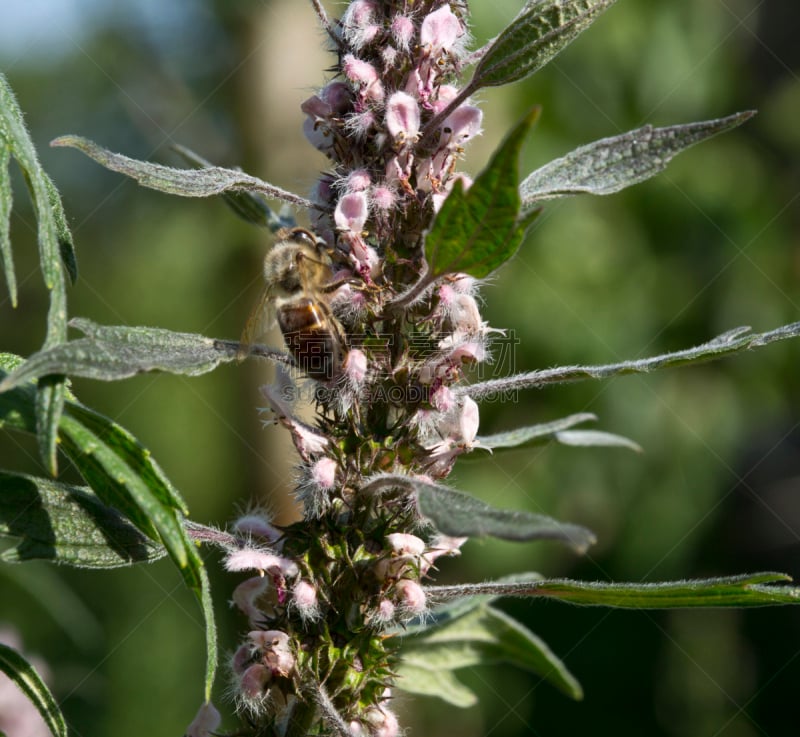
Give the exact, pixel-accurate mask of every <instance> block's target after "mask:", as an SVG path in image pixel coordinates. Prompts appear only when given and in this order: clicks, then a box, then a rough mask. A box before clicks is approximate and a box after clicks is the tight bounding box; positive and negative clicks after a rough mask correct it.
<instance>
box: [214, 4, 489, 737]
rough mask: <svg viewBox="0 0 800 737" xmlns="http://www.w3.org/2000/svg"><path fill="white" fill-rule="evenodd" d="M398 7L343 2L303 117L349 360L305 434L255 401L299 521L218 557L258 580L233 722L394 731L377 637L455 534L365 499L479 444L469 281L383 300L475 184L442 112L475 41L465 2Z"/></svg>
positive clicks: (410, 600) (244, 603)
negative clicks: (321, 700)
mask: <svg viewBox="0 0 800 737" xmlns="http://www.w3.org/2000/svg"><path fill="white" fill-rule="evenodd" d="M407 6H408V3H404V2H397V3H393V2H375V1H373V0H355V2H352V3H351V4H350V5H349V6H348V8H347V11H346V12H345V14H344V16H343V17H342V18H341V20H340V21H339V23H338V25H337V26H336V32H335V35H336V42H337V53H338V64H337V72H338V73H337V74H336V75H335V76H334V78H333V79H332V80H331V81H330V82H329V83H328V84H327V85H326V86H325V87H323V89H322V90H320V91H319V92H318V93H317V94H316V95H314V96H313V97H311V98H309V99H308V100H306V101H305V102H304V103H303V106H302V110H303V112H304V113H305V114H306V120H305V124H304V131H305V134H306V136H307V137H308V139H309V140H310V141H311V143H312V144H313V145H314V146H316V147H317V148H318V149H320V150H321V151H323V152H325V153H326V154H327V156H328V157H329V158H330V162H331V166H330V170H329V171H327V172H325V173H324V174H323V175H322V176H321V177H320V180H319V184H318V186H317V187H316V190H315V191H316V198H317V204H318V205H319V210H317V211H316V217H315V220H314V223H313V225H314V229H315V231H316V233H317V234H319V235H320V236H321V237H323V238H324V239H325V240H326V241H327V243H328V245H329V246H330V248H331V250H332V252H333V253H334V260H335V263H336V266H337V269H338V271H337V282H338V281H341V282H342V286H341V287H339V288H338V289H337V290H336V291H334V292H333V293H332V294H331V295H330V306H331V310H332V313H333V316H334V317H335V319H337V320H338V321H339V322H340V323H341V325H342V326H343V329H344V336H345V337H346V341H347V345H346V347H345V350H346V358H345V360H344V364H343V366H342V369H341V374H340V375H334V376H331V377H330V381H328V382H320V383H319V385H318V386H317V387H316V399H317V405H318V416H319V421H318V423H317V425H316V426H315V427H312V426H309V425H307V424H305V423H303V422H301V421H300V420H298V419H296V418H295V417H294V416H293V415H292V407H291V406H290V404H289V403H288V402H286V401H285V399H284V398H283V397H282V396H281V393H280V392H279V391H278V390H277V389H276V388H273V387H267V388H265V391H264V396H265V398H266V400H267V402H268V404H269V405H270V408H271V410H272V411H273V413H274V416H275V419H276V421H277V422H279V423H281V424H283V425H284V426H286V427H287V428H288V429H289V430H290V431H291V433H292V436H293V439H294V441H295V445H296V447H297V450H298V453H299V455H300V459H301V465H300V469H299V475H300V478H299V483H298V496H299V498H300V499H301V500H302V502H303V504H304V509H305V514H304V517H305V519H304V520H303V522H301V523H297V524H295V525H292V526H291V527H289V528H287V529H285V530H284V533H283V535H282V537H281V538H280V539H279V540H277V541H275V540H274V539H269V538H268V537H267V538H264V539H263V540H262V539H261V536H260V535H259V534H258V532H257V531H258V530H259V529H264V530H271V529H272V528H271V527H270V525H269V523H268V520H266V519H264V520H263V524H262V525H258V524H254V522H253V519H252V518H253V515H250V516H249V521H248V524H247V525H245V528H246V529H247V530H250V531H252V534H251V535H250V540H251V545H250V546H248V547H247V548H246V549H239V550H236V551H232V552H231V553H230V555H229V557H228V568H229V570H242V569H244V568H249V569H251V570H253V571H254V572H255V571H257V572H258V574H257V575H256V576H255V577H254V578H250V579H248V580H246V581H244V582H243V583H242V584H240V585H239V587H238V588H237V590H236V591H235V593H234V595H233V604H234V605H235V606H236V607H238V608H239V609H240V610H241V611H242V612H243V613H244V614H245V615H246V616H247V618H248V620H249V622H250V626H251V627H253V628H256V629H254V630H252V631H251V632H250V633H249V634H248V635H247V638H246V640H245V641H244V642H243V644H242V645H241V646H240V647H239V649H238V650H237V651H236V653H235V654H234V655H233V658H232V664H231V671H232V679H233V683H232V690H233V692H234V693H235V695H236V698H237V700H238V702H239V704H240V705H241V706H242V708H243V709H245V710H246V711H247V712H248V713H250V714H252V715H259V716H261V715H265V716H266V717H267V718H272V719H274V720H275V721H276V723H279V722H280V721H281V720H282V719H284V718H285V712H286V710H287V707H290V706H292V705H293V703H294V702H295V700H296V699H308V698H312V700H316V697H309V691H314V690H315V689H319V687H322V688H323V689H324V692H325V693H327V694H330V698H331V701H332V706H333V708H335V709H336V710H338V712H339V714H340V715H341V717H342V718H343V719H344V720H345V721H346V722H347V724H348V725H349V727H348V728H349V729H350V731H351V732H352V733H353V734H365V735H366V734H369V735H386V736H387V737H388V736H389V735H393V734H397V733H398V729H399V728H398V725H397V720H396V718H395V717H394V715H393V714H392V712H391V710H390V709H389V707H388V703H389V702H388V698H387V694H388V693H389V691H388V690H387V689H389V688H390V686H391V683H392V651H393V642H392V639H391V638H386V637H385V633H386V631H387V630H388V629H389V628H390V627H392V626H396V625H397V624H398V623H402V622H404V621H406V620H408V619H410V618H412V617H417V616H420V615H422V614H424V612H425V611H426V597H425V593H424V591H423V589H422V586H421V585H420V580H421V579H422V578H423V577H424V576H426V575H427V574H428V573H429V571H430V570H431V568H432V567H433V565H434V562H435V560H436V559H437V558H438V557H440V556H443V555H454V554H457V553H458V550H459V547H460V546H461V545H462V544H463V542H464V541H465V538H457V539H455V538H447V537H445V536H442V535H435V534H434V533H432V532H431V530H430V528H427V529H426V528H425V526H424V525H423V524H422V520H421V519H420V518H419V516H418V514H417V513H416V512H415V510H414V509H413V505H412V504H411V503H410V501H409V499H408V492H407V490H404V489H392V488H391V486H389V487H386V488H384V489H382V490H381V491H380V492H375V491H369V490H367V488H366V487H367V485H368V484H369V482H370V481H371V480H372V479H373V478H375V477H376V476H378V475H380V474H384V475H385V474H396V475H403V476H409V477H417V478H421V479H422V480H424V481H427V482H429V483H430V482H432V481H433V480H435V479H440V478H442V477H444V476H446V475H447V474H448V473H449V471H450V469H451V467H452V465H453V463H454V461H455V459H456V458H457V456H458V455H459V454H461V453H464V452H468V451H469V450H471V449H472V447H473V445H474V442H475V437H476V433H477V429H478V408H477V405H476V403H475V402H474V401H473V400H472V399H470V398H469V397H466V396H463V397H459V396H456V395H455V394H454V392H453V391H452V390H451V388H450V387H451V386H452V385H453V384H454V383H455V382H457V381H459V379H460V378H461V377H462V374H463V372H464V369H465V367H468V366H469V365H471V364H474V363H476V362H478V361H481V360H483V359H484V358H485V357H486V355H487V346H486V340H487V333H488V332H489V331H488V328H487V326H486V324H485V323H484V322H483V321H482V319H481V316H480V313H479V310H478V305H477V302H476V300H475V292H476V282H475V280H474V279H473V278H471V277H469V276H466V275H463V274H452V275H449V276H447V277H446V278H444V279H442V280H440V281H439V282H438V283H437V284H435V285H434V286H432V287H431V288H429V289H426V290H423V293H422V294H420V295H419V297H418V298H416V299H415V300H413V303H412V304H411V305H410V306H409V305H406V306H404V307H403V308H402V309H399V308H396V306H395V304H394V302H395V300H396V299H397V297H398V295H401V294H402V293H403V292H404V291H405V290H407V289H408V288H409V287H411V286H412V285H413V284H414V283H416V282H417V281H418V280H419V278H420V276H421V275H422V274H423V273H424V272H425V268H426V267H425V263H424V255H423V248H422V243H423V236H424V233H425V231H426V229H427V228H428V227H429V226H430V224H431V222H432V219H433V218H434V216H435V213H436V212H437V210H438V209H439V207H440V205H441V203H442V201H443V200H444V199H445V198H446V197H447V195H448V192H449V191H450V190H451V188H452V186H453V184H454V182H455V181H456V180H457V179H461V180H462V182H463V185H464V186H465V187H466V186H469V183H470V182H469V179H468V178H467V177H465V176H464V175H462V174H459V173H458V172H457V165H458V162H459V158H460V157H461V154H462V152H463V147H464V145H465V144H466V143H467V142H468V141H469V140H470V139H471V138H473V137H475V136H476V135H478V134H479V133H480V132H481V111H480V110H479V109H478V108H477V107H475V106H473V105H471V104H469V102H468V101H467V102H463V103H461V104H458V105H456V106H455V107H453V108H452V109H450V107H449V106H450V103H451V102H452V101H453V100H454V99H455V98H456V96H457V94H458V89H457V87H456V86H455V81H456V79H457V77H458V73H459V71H460V67H461V64H462V59H463V57H464V53H465V45H466V41H467V39H468V34H467V28H466V23H465V18H464V9H463V7H462V6H461V5H460V4H459V3H441V2H421V3H416V4H415V5H414V8H413V11H410V12H409V11H408V9H407ZM442 113H446V115H444V116H442V115H441V114H442ZM437 115H438V116H439V117H440V120H439V121H438V122H436V123H435V126H433V127H430V126H428V128H427V129H426V125H427V124H428V123H429V122H430V121H432V120H434V118H436V116H437ZM301 381H306V379H301ZM282 715H283V716H282Z"/></svg>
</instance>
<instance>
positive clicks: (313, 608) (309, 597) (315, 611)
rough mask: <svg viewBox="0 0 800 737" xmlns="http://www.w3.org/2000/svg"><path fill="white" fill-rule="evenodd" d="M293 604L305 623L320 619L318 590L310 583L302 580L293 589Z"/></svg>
mask: <svg viewBox="0 0 800 737" xmlns="http://www.w3.org/2000/svg"><path fill="white" fill-rule="evenodd" d="M291 604H292V606H293V607H294V608H295V609H296V610H297V612H298V614H300V617H301V619H303V620H304V621H309V620H314V619H316V618H317V617H319V603H318V602H317V590H316V589H315V588H314V586H312V585H311V584H310V583H309V582H308V581H304V580H302V579H301V580H299V581H298V582H297V583H296V584H295V585H294V586H293V587H292V598H291Z"/></svg>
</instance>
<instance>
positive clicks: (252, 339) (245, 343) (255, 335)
mask: <svg viewBox="0 0 800 737" xmlns="http://www.w3.org/2000/svg"><path fill="white" fill-rule="evenodd" d="M274 307H275V305H274V294H273V290H272V289H270V287H269V285H266V286H264V287H263V288H262V290H261V294H260V295H259V296H258V300H257V301H256V303H255V305H254V306H253V309H252V310H250V315H249V317H248V318H247V322H246V323H245V326H244V330H242V337H241V338H240V340H239V352H238V357H239V360H242V359H243V358H245V357H246V356H247V355H248V354H249V353H250V348H251V347H252V346H253V345H255V344H256V343H258V341H259V339H260V338H263V337H264V335H265V334H266V333H267V332H268V331H269V329H270V328H271V327H272V326H273V325H274V324H275V309H274Z"/></svg>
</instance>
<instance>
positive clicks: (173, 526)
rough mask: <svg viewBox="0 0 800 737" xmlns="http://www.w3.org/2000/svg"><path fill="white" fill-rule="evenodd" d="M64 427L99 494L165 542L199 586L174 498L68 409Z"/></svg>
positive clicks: (68, 448)
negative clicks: (152, 484) (164, 494)
mask: <svg viewBox="0 0 800 737" xmlns="http://www.w3.org/2000/svg"><path fill="white" fill-rule="evenodd" d="M111 424H112V423H110V421H109V426H110V425H111ZM61 428H62V431H63V436H64V437H63V441H62V444H63V446H64V451H65V452H66V453H67V455H68V456H69V457H70V460H72V462H73V463H74V464H75V465H76V467H77V468H78V470H79V471H80V473H81V475H82V476H83V477H84V478H85V479H86V481H87V482H88V483H89V485H90V486H91V487H92V490H93V491H94V492H95V493H96V494H97V496H99V497H100V499H101V500H103V502H105V503H106V504H108V505H110V506H112V507H114V508H116V509H119V510H120V511H122V512H123V513H124V514H125V516H126V517H128V519H130V520H131V522H133V523H134V524H135V525H136V526H137V527H138V528H139V529H140V530H141V531H142V532H144V533H145V534H146V535H148V536H149V537H151V538H153V539H155V540H160V541H161V542H163V543H164V545H165V546H166V548H167V550H168V551H169V554H170V556H171V557H172V559H173V561H175V563H176V565H177V566H178V567H179V568H180V569H181V571H183V572H184V575H186V576H188V578H189V580H191V581H192V585H193V587H194V586H197V587H199V580H198V579H197V571H196V570H195V571H192V570H191V569H190V568H189V558H188V550H189V549H190V547H191V543H190V542H189V540H188V538H187V537H186V533H185V532H184V530H183V525H182V524H181V520H180V519H179V517H178V515H177V514H176V510H175V508H174V506H173V505H172V503H171V500H165V499H163V498H162V496H161V495H160V494H159V493H158V492H159V489H155V490H154V489H152V488H151V487H150V486H149V485H148V483H147V481H146V480H145V479H143V478H142V477H141V476H140V475H139V474H138V473H137V472H136V471H135V470H134V469H133V468H131V466H129V465H128V463H127V462H126V458H125V452H124V451H122V452H120V450H119V449H118V448H117V447H116V446H115V445H113V444H111V443H107V442H106V438H104V437H103V436H102V435H100V434H95V433H94V432H92V431H91V430H90V429H88V428H87V427H86V426H85V425H84V424H83V423H81V422H79V421H78V420H76V419H75V418H73V417H72V415H71V413H70V412H69V411H67V412H65V413H64V415H63V417H62V421H61ZM115 439H116V438H115ZM154 529H155V530H157V533H156V534H154Z"/></svg>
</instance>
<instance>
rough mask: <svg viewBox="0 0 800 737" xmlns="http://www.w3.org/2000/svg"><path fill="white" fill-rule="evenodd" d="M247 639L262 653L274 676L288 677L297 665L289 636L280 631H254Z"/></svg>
mask: <svg viewBox="0 0 800 737" xmlns="http://www.w3.org/2000/svg"><path fill="white" fill-rule="evenodd" d="M247 637H248V638H249V639H250V641H251V642H252V643H253V644H254V645H255V646H256V647H257V648H258V649H259V650H260V651H261V653H262V656H263V661H264V664H265V665H266V666H267V667H268V668H269V669H270V671H271V672H272V675H273V676H288V675H289V674H290V673H291V672H292V670H293V669H294V665H295V658H294V655H293V654H292V650H291V645H290V642H289V635H287V634H286V633H285V632H281V631H280V630H254V631H253V632H249V633H248V635H247Z"/></svg>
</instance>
